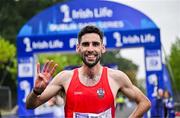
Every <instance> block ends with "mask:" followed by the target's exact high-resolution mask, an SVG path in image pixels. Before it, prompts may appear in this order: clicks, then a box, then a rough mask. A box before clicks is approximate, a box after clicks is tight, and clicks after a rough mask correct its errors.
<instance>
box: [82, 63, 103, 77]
mask: <svg viewBox="0 0 180 118" xmlns="http://www.w3.org/2000/svg"><path fill="white" fill-rule="evenodd" d="M81 72H82V75H83V76H86V77H88V78H89V79H93V78H94V77H95V76H99V75H100V74H101V72H102V66H101V65H100V64H97V65H95V66H94V67H91V68H89V67H88V66H86V65H83V66H82V71H81Z"/></svg>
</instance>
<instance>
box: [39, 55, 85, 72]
mask: <svg viewBox="0 0 180 118" xmlns="http://www.w3.org/2000/svg"><path fill="white" fill-rule="evenodd" d="M38 60H39V62H40V64H41V65H42V64H44V63H45V62H46V60H54V62H55V63H57V64H58V65H59V66H58V69H57V72H59V71H62V70H63V69H64V68H65V67H66V66H68V65H73V66H79V65H81V64H82V61H81V58H80V57H79V56H78V55H77V54H70V53H67V54H62V53H53V54H49V53H47V54H39V55H38ZM57 72H56V73H57Z"/></svg>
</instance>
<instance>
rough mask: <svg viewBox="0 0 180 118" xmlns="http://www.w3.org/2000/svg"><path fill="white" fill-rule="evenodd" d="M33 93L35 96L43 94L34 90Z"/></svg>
mask: <svg viewBox="0 0 180 118" xmlns="http://www.w3.org/2000/svg"><path fill="white" fill-rule="evenodd" d="M33 93H34V94H35V95H41V93H40V92H37V91H36V90H34V89H33Z"/></svg>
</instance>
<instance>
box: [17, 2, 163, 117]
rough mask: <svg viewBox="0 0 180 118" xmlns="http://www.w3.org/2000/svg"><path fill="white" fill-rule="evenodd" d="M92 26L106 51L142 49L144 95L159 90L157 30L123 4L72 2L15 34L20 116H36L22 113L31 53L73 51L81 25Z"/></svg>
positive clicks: (31, 65)
mask: <svg viewBox="0 0 180 118" xmlns="http://www.w3.org/2000/svg"><path fill="white" fill-rule="evenodd" d="M88 24H90V25H96V26H98V27H99V28H101V29H102V30H103V31H104V44H105V45H106V48H107V49H115V48H117V49H118V48H130V47H144V48H145V65H146V78H147V79H146V86H147V95H148V97H149V98H150V99H152V98H153V94H154V92H155V91H156V89H157V88H158V87H163V85H162V82H161V81H160V80H161V79H162V61H161V43H160V30H159V28H158V27H157V25H156V24H155V23H154V22H153V21H152V20H151V19H150V18H149V17H148V16H146V15H145V14H143V13H142V12H140V11H138V10H136V9H134V8H131V7H128V6H126V5H123V4H120V3H115V2H110V1H102V0H73V1H70V2H63V3H59V4H56V5H54V6H52V7H49V8H47V9H45V10H43V11H42V12H40V13H39V14H37V15H36V16H34V17H33V18H32V19H31V20H29V21H28V22H27V23H26V24H25V25H24V26H23V27H22V28H21V30H20V31H19V34H18V36H17V51H18V55H17V58H18V78H17V79H18V104H19V112H18V113H19V114H20V115H32V114H35V115H37V114H38V113H39V112H36V111H35V110H26V108H25V98H26V96H27V94H28V93H29V92H30V91H31V89H32V88H33V83H34V79H33V78H34V76H35V71H34V68H35V67H34V66H35V62H34V56H33V55H34V54H35V53H43V52H62V51H75V46H76V41H77V33H78V32H79V30H80V29H81V28H82V27H84V26H85V25H88ZM39 114H40V113H39Z"/></svg>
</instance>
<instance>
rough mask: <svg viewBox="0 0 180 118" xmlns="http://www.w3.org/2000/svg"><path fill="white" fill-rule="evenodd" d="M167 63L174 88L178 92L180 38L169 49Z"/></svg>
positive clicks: (179, 79)
mask: <svg viewBox="0 0 180 118" xmlns="http://www.w3.org/2000/svg"><path fill="white" fill-rule="evenodd" d="M169 63H170V65H171V69H172V73H173V76H174V78H173V79H174V80H173V81H174V84H175V85H174V87H176V89H177V90H178V91H180V38H177V40H176V42H175V43H174V44H173V45H172V47H171V54H170V56H169Z"/></svg>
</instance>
